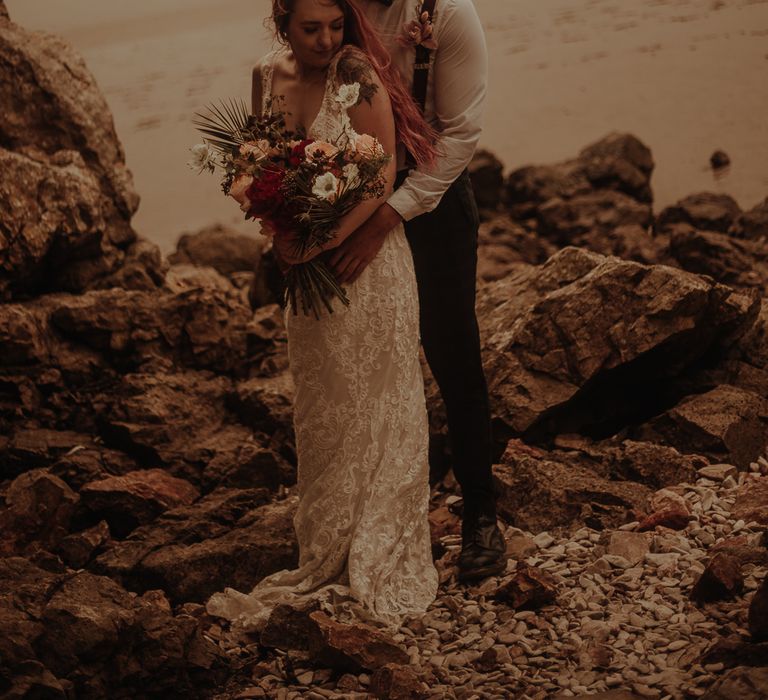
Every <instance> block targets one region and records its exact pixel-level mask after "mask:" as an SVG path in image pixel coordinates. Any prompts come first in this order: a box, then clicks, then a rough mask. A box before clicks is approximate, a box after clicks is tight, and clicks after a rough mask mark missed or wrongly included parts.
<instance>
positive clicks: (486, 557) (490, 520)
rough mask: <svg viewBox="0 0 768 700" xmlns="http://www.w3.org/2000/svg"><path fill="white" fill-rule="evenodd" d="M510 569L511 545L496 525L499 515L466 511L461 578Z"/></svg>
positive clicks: (462, 535) (462, 540)
mask: <svg viewBox="0 0 768 700" xmlns="http://www.w3.org/2000/svg"><path fill="white" fill-rule="evenodd" d="M506 568H507V544H506V542H505V541H504V535H502V534H501V530H499V526H498V525H497V524H496V517H495V516H493V515H488V514H483V513H481V514H478V515H474V514H469V513H465V515H464V520H463V522H462V524H461V553H460V554H459V576H458V578H459V581H476V580H479V579H483V578H486V577H487V576H497V575H499V574H501V573H502V572H504V571H505V570H506Z"/></svg>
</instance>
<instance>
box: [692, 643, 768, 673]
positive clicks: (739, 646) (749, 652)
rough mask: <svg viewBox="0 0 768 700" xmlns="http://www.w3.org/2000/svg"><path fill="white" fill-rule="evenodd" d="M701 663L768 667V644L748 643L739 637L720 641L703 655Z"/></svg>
mask: <svg viewBox="0 0 768 700" xmlns="http://www.w3.org/2000/svg"><path fill="white" fill-rule="evenodd" d="M699 663H702V664H723V665H724V666H725V667H726V668H735V667H736V666H768V643H765V642H763V643H756V640H755V641H751V642H747V641H744V638H743V637H741V636H738V635H733V636H731V637H723V638H721V639H718V640H717V641H716V642H715V643H714V644H713V645H712V646H711V647H709V648H708V649H707V650H706V651H705V652H704V653H703V654H702V655H701V659H700V660H699Z"/></svg>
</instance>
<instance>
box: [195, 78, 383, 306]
mask: <svg viewBox="0 0 768 700" xmlns="http://www.w3.org/2000/svg"><path fill="white" fill-rule="evenodd" d="M349 88H354V86H348V85H345V86H342V90H340V95H339V97H340V98H341V99H346V98H347V97H348V96H347V95H346V94H342V91H344V90H345V89H347V91H349ZM277 99H279V98H277ZM273 104H274V103H273ZM270 112H271V113H272V115H271V116H266V117H262V118H257V117H256V116H254V115H251V114H249V113H248V110H247V109H246V107H245V105H244V104H243V103H242V102H229V103H222V104H221V105H220V106H214V105H212V106H210V107H208V113H207V114H197V115H196V116H197V117H198V119H197V121H195V122H194V123H195V125H196V126H197V128H198V130H199V131H201V132H202V133H203V134H204V135H205V138H204V143H201V144H198V145H197V146H195V147H193V148H192V154H193V159H192V161H191V162H190V163H189V164H190V166H191V167H194V168H196V169H198V171H199V172H203V171H205V170H208V171H210V172H212V173H214V172H216V171H217V170H221V171H223V179H222V189H223V191H224V194H226V195H229V196H231V197H233V198H234V199H235V200H236V201H237V202H238V203H239V204H240V208H241V210H242V211H243V212H245V218H246V219H249V218H252V219H258V220H260V221H261V227H262V232H264V233H265V234H267V235H268V236H271V237H274V238H277V237H281V236H282V237H286V240H288V241H291V242H292V244H293V245H294V246H295V253H296V256H297V257H303V256H304V255H306V254H307V253H309V252H311V251H312V250H314V249H315V248H319V247H321V246H323V245H325V244H326V243H328V242H329V241H331V240H332V239H333V237H334V232H335V229H336V227H337V225H338V222H339V219H341V217H343V216H344V215H345V214H347V213H348V212H349V211H350V210H351V209H353V208H354V207H355V206H356V205H357V204H359V203H360V202H361V201H363V200H365V199H368V198H377V197H381V196H382V195H383V193H384V187H385V181H384V168H385V166H386V164H387V163H388V161H389V156H388V155H387V154H385V153H384V149H383V147H382V146H381V144H380V143H379V142H378V141H377V140H376V139H375V138H373V137H372V136H369V135H367V134H356V133H354V132H352V133H351V134H345V135H343V136H342V137H341V138H342V141H340V142H339V143H328V142H326V141H320V140H313V139H308V138H306V137H305V135H304V134H302V133H300V132H293V131H289V130H288V129H287V128H286V124H285V116H284V114H283V113H282V112H280V111H279V110H276V109H274V108H273V109H272V110H270ZM285 276H286V297H287V299H286V301H288V300H290V302H291V305H292V307H293V310H294V313H298V308H299V306H300V307H301V309H302V310H303V312H304V313H305V314H309V313H310V312H312V313H313V314H314V315H315V317H316V318H319V315H320V311H321V309H322V307H325V308H326V309H327V310H328V311H329V312H331V313H332V311H333V309H332V306H331V301H332V300H333V298H334V297H337V298H339V299H340V300H341V301H342V302H343V303H344V304H345V305H348V304H349V299H348V298H347V296H346V294H345V293H344V290H343V289H342V288H341V287H340V286H339V284H338V283H337V282H336V279H335V277H334V276H333V274H332V272H331V271H330V270H329V269H328V268H327V266H326V265H325V263H323V262H322V261H321V260H319V259H318V258H317V257H315V258H313V259H312V260H309V261H307V262H303V263H298V264H296V265H291V266H290V268H288V270H287V272H286V273H285Z"/></svg>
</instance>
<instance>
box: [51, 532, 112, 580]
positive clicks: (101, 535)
mask: <svg viewBox="0 0 768 700" xmlns="http://www.w3.org/2000/svg"><path fill="white" fill-rule="evenodd" d="M109 539H110V533H109V525H108V524H107V521H106V520H102V521H100V522H99V523H98V524H96V525H94V526H93V527H90V528H88V529H86V530H82V531H80V532H73V533H72V534H71V535H67V536H66V537H64V538H63V539H62V540H61V542H59V544H58V546H57V547H56V549H55V551H56V554H58V555H59V556H60V557H61V558H62V560H63V561H64V562H65V563H66V564H67V566H69V567H71V568H73V569H82V568H84V567H85V565H86V564H87V563H88V562H89V561H90V560H91V559H92V558H93V556H94V554H95V553H96V552H97V551H99V550H100V549H101V548H102V547H103V546H104V545H105V544H107V542H109Z"/></svg>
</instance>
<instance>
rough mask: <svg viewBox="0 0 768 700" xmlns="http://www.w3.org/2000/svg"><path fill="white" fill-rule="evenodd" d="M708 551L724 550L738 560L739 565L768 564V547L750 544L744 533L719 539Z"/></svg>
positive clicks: (713, 552) (714, 552)
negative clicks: (739, 535)
mask: <svg viewBox="0 0 768 700" xmlns="http://www.w3.org/2000/svg"><path fill="white" fill-rule="evenodd" d="M709 551H710V552H711V553H712V554H716V553H717V552H724V553H725V554H728V555H729V556H731V557H733V558H734V559H736V560H738V562H739V564H741V566H744V565H745V564H755V565H756V566H768V549H766V548H765V547H762V546H760V545H755V544H750V542H749V538H748V537H746V536H745V535H743V536H741V537H728V538H726V539H724V540H720V541H719V542H718V543H717V544H714V545H712V546H711V547H710V549H709Z"/></svg>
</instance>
